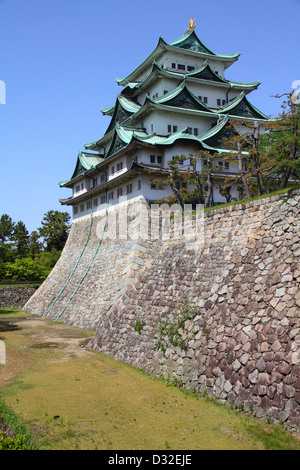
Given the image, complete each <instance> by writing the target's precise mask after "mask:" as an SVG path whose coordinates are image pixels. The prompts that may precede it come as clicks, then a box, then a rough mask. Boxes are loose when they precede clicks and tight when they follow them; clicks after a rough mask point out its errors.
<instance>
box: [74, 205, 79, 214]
mask: <svg viewBox="0 0 300 470" xmlns="http://www.w3.org/2000/svg"><path fill="white" fill-rule="evenodd" d="M77 213H78V207H77V206H76V207H74V214H77Z"/></svg>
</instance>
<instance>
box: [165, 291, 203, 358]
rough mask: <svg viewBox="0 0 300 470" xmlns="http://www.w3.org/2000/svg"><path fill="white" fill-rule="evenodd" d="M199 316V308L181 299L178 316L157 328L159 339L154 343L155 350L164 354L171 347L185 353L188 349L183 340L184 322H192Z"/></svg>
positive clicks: (186, 341)
mask: <svg viewBox="0 0 300 470" xmlns="http://www.w3.org/2000/svg"><path fill="white" fill-rule="evenodd" d="M198 314H199V308H198V307H197V306H196V305H195V304H190V303H189V302H188V300H187V299H183V300H182V302H181V304H180V308H179V314H178V315H177V316H176V318H175V319H174V320H170V319H169V320H162V321H161V323H160V324H159V327H158V334H159V339H158V341H157V343H156V349H158V350H161V351H162V352H163V353H164V354H165V352H166V350H167V349H168V348H169V347H171V346H174V347H179V348H180V349H182V350H184V351H186V350H187V349H188V339H189V338H185V339H183V333H184V330H185V322H186V321H187V320H192V319H194V318H195V316H196V315H198Z"/></svg>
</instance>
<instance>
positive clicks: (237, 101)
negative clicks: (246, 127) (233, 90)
mask: <svg viewBox="0 0 300 470" xmlns="http://www.w3.org/2000/svg"><path fill="white" fill-rule="evenodd" d="M218 113H219V114H228V115H230V116H238V117H245V118H248V119H249V118H250V119H259V120H261V119H263V120H265V119H267V116H266V115H265V114H264V113H262V112H261V111H259V110H258V109H257V108H256V107H255V106H253V105H252V104H251V103H250V101H249V100H248V99H247V98H246V95H245V93H244V92H243V91H242V92H241V93H240V94H239V95H238V96H237V97H236V98H234V99H233V100H232V101H230V102H229V103H227V104H225V105H224V106H222V107H221V108H220V109H219V110H218Z"/></svg>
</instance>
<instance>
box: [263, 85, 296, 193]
mask: <svg viewBox="0 0 300 470" xmlns="http://www.w3.org/2000/svg"><path fill="white" fill-rule="evenodd" d="M282 96H287V100H285V101H283V103H282V108H283V112H282V113H281V114H279V116H278V117H277V118H274V119H271V120H270V121H269V122H268V123H267V125H266V129H267V132H266V133H265V135H263V136H262V138H261V146H260V148H261V151H260V155H261V159H263V160H265V161H268V162H269V166H270V169H271V171H270V174H271V178H273V180H275V181H276V183H277V186H278V188H279V189H284V188H286V187H287V185H288V183H289V181H291V180H293V181H299V180H300V107H299V106H298V105H297V104H296V103H295V102H294V100H293V92H289V93H283V94H281V95H275V98H281V97H282Z"/></svg>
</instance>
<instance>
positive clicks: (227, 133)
mask: <svg viewBox="0 0 300 470" xmlns="http://www.w3.org/2000/svg"><path fill="white" fill-rule="evenodd" d="M238 135H239V133H238V131H237V130H236V129H235V128H234V127H233V125H232V124H231V123H230V122H229V117H228V116H224V117H223V116H222V117H220V119H219V121H218V122H217V123H216V124H215V125H214V126H213V127H212V128H211V129H209V130H208V131H206V132H204V133H203V134H202V135H201V136H200V137H199V139H200V140H201V142H204V143H205V144H207V145H209V146H210V147H214V148H215V147H216V148H219V149H222V148H223V147H224V146H225V144H224V142H223V139H224V138H226V139H229V138H231V137H236V136H238Z"/></svg>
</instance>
